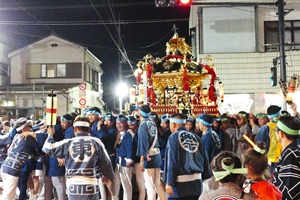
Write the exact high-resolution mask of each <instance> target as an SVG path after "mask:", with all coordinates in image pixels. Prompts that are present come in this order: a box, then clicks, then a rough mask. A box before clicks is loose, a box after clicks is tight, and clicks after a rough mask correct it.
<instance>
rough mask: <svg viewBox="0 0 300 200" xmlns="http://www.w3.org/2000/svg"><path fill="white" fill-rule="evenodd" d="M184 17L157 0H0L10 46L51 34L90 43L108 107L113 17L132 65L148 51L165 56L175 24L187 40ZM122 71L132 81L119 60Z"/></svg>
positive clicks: (183, 11) (113, 69)
mask: <svg viewBox="0 0 300 200" xmlns="http://www.w3.org/2000/svg"><path fill="white" fill-rule="evenodd" d="M21 8H23V9H21ZM188 18H189V8H183V7H173V8H157V7H155V0H139V1H135V0H2V1H1V3H0V34H1V35H2V34H4V33H6V34H8V35H9V36H10V37H11V39H12V41H11V45H12V46H13V48H14V49H19V48H22V47H24V46H27V45H29V44H31V43H33V42H35V41H37V40H40V39H42V38H44V37H47V36H49V35H51V34H55V35H57V36H59V37H62V38H64V39H66V40H69V41H72V42H75V43H78V44H79V45H82V46H85V47H88V49H89V50H90V51H91V52H92V53H93V54H94V55H95V56H96V57H98V58H99V59H100V60H101V61H102V63H103V64H102V68H103V70H104V72H105V74H104V76H103V81H102V82H103V87H104V101H105V102H106V103H108V105H109V108H111V107H112V105H113V104H112V102H113V101H112V99H114V98H115V89H114V85H115V84H116V83H117V80H118V74H117V72H118V63H119V62H118V48H117V46H116V44H115V42H118V33H117V27H118V23H115V21H122V23H121V25H120V26H119V27H120V30H121V36H122V42H123V44H124V47H125V49H126V52H127V55H128V58H129V60H130V61H131V63H132V66H133V67H134V69H135V68H136V63H137V61H138V60H141V59H142V58H143V56H144V55H146V54H147V53H151V54H152V55H153V56H154V57H162V56H164V55H165V44H166V42H167V41H168V40H169V39H170V38H171V37H172V36H173V30H172V28H173V25H174V24H175V25H176V27H177V28H178V29H177V32H178V34H179V35H180V36H185V37H186V41H187V42H189V41H190V40H189V37H188V36H189V28H188ZM119 19H120V20H119ZM103 23H106V24H105V25H103ZM58 24H59V25H58ZM112 38H113V39H114V40H115V42H114V41H113V39H112ZM0 40H2V39H0ZM6 42H7V41H6ZM122 71H123V77H125V76H129V78H126V79H125V78H124V80H125V81H126V82H127V83H128V84H133V83H134V77H133V76H130V75H132V72H131V70H130V66H129V65H128V64H126V63H125V64H122Z"/></svg>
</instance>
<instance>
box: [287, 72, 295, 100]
mask: <svg viewBox="0 0 300 200" xmlns="http://www.w3.org/2000/svg"><path fill="white" fill-rule="evenodd" d="M296 80H297V78H296V77H295V76H292V77H291V79H290V81H289V85H288V87H287V95H286V97H285V100H286V101H287V103H292V101H293V99H294V92H295V89H296Z"/></svg>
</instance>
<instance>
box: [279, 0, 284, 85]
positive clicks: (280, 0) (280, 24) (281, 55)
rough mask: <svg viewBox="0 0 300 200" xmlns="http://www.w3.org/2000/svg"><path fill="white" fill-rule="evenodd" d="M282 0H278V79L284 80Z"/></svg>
mask: <svg viewBox="0 0 300 200" xmlns="http://www.w3.org/2000/svg"><path fill="white" fill-rule="evenodd" d="M284 4H285V2H284V0H278V1H277V5H278V31H279V48H280V81H281V82H283V83H285V82H286V56H285V49H284V44H285V40H284V38H285V24H284Z"/></svg>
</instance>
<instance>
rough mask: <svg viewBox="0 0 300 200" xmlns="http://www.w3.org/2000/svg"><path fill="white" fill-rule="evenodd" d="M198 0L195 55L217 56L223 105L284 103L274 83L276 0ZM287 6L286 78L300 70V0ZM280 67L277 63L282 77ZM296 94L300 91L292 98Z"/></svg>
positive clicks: (259, 107)
mask: <svg viewBox="0 0 300 200" xmlns="http://www.w3.org/2000/svg"><path fill="white" fill-rule="evenodd" d="M194 2H195V3H196V2H197V3H196V4H197V5H192V7H191V11H190V20H189V27H190V36H191V39H192V40H191V41H192V46H193V47H194V48H193V55H194V56H195V57H197V58H203V57H205V55H207V54H210V55H212V57H213V58H214V60H213V61H214V63H215V65H216V67H217V69H216V70H217V74H218V76H219V77H220V78H221V80H222V82H223V84H224V91H225V102H224V105H223V106H225V107H227V108H226V109H245V110H246V111H250V110H251V111H257V112H259V111H266V107H267V106H269V105H270V104H278V105H283V106H285V103H284V100H283V99H284V98H283V95H282V92H281V89H280V86H279V84H277V86H276V87H272V86H271V83H270V77H271V71H270V68H271V67H273V58H276V57H280V52H279V34H278V15H277V11H278V7H277V5H276V1H275V0H263V1H261V0H239V1H236V0H232V1H225V0H201V1H199V0H198V1H197V0H195V1H194ZM238 3H239V4H238ZM243 3H244V4H243ZM263 4H264V5H263ZM266 4H270V5H266ZM285 9H286V10H285V11H286V15H285V50H286V66H287V67H286V74H287V82H288V81H289V79H290V77H291V76H292V75H294V74H298V75H300V51H299V50H300V1H298V0H288V1H286V5H285ZM279 68H280V67H279V64H278V65H277V72H278V80H280V70H279ZM297 99H298V100H299V99H300V96H295V99H294V101H295V102H297ZM298 107H300V104H299V105H298ZM250 108H251V109H250ZM247 109H250V110H247Z"/></svg>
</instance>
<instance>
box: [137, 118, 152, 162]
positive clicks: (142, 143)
mask: <svg viewBox="0 0 300 200" xmlns="http://www.w3.org/2000/svg"><path fill="white" fill-rule="evenodd" d="M148 140H149V134H148V127H147V124H146V123H141V125H140V126H139V129H138V148H137V153H136V155H137V156H144V157H146V156H147V155H148V151H149V141H148Z"/></svg>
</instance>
